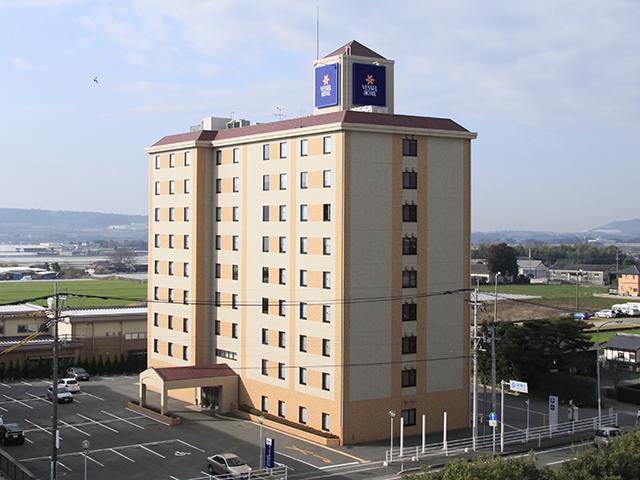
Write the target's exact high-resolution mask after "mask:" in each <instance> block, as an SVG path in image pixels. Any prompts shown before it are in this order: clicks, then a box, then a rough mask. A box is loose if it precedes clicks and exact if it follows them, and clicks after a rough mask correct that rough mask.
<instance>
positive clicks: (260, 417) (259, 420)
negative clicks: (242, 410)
mask: <svg viewBox="0 0 640 480" xmlns="http://www.w3.org/2000/svg"><path fill="white" fill-rule="evenodd" d="M258 422H260V470H262V424H263V423H264V417H263V416H262V415H260V416H259V417H258Z"/></svg>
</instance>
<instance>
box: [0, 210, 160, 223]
mask: <svg viewBox="0 0 640 480" xmlns="http://www.w3.org/2000/svg"><path fill="white" fill-rule="evenodd" d="M0 224H12V225H29V226H31V227H51V226H56V227H58V226H60V225H66V226H68V227H72V228H108V227H110V226H112V225H130V224H141V225H142V224H144V225H146V224H147V216H146V215H123V214H119V213H97V212H68V211H56V210H35V209H24V208H0Z"/></svg>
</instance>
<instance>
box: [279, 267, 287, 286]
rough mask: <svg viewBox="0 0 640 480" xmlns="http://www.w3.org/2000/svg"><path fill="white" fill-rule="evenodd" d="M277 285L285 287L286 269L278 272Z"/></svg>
mask: <svg viewBox="0 0 640 480" xmlns="http://www.w3.org/2000/svg"><path fill="white" fill-rule="evenodd" d="M279 283H280V285H286V284H287V269H286V268H281V269H280V271H279Z"/></svg>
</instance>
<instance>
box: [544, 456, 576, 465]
mask: <svg viewBox="0 0 640 480" xmlns="http://www.w3.org/2000/svg"><path fill="white" fill-rule="evenodd" d="M574 460H575V458H567V459H566V460H558V461H557V462H550V463H547V465H557V464H559V463H564V462H572V461H574Z"/></svg>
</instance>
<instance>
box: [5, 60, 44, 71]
mask: <svg viewBox="0 0 640 480" xmlns="http://www.w3.org/2000/svg"><path fill="white" fill-rule="evenodd" d="M11 64H12V65H13V66H14V67H16V68H19V69H21V70H39V71H41V72H44V71H45V70H46V69H45V68H44V67H37V66H35V65H34V64H33V63H31V62H30V61H29V60H25V59H24V58H12V59H11Z"/></svg>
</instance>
